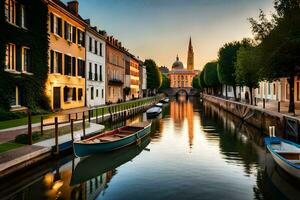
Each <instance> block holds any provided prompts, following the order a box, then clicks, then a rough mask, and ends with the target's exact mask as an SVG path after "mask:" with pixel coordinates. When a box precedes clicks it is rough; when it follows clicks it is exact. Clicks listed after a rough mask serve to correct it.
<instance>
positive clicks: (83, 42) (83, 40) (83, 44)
mask: <svg viewBox="0 0 300 200" xmlns="http://www.w3.org/2000/svg"><path fill="white" fill-rule="evenodd" d="M81 34H82V41H81V46H83V47H85V33H84V32H81Z"/></svg>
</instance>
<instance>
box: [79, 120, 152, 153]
mask: <svg viewBox="0 0 300 200" xmlns="http://www.w3.org/2000/svg"><path fill="white" fill-rule="evenodd" d="M150 131H151V122H140V123H137V124H133V125H130V126H124V127H122V128H118V129H115V130H112V131H107V132H104V133H102V134H99V135H96V136H94V137H91V138H89V139H86V140H81V141H76V142H74V144H73V149H74V154H75V155H76V156H77V157H84V156H88V155H92V154H97V153H102V152H109V151H113V150H116V149H120V148H122V147H125V146H128V145H130V144H133V143H135V142H139V141H140V140H141V139H142V138H143V137H145V136H146V135H148V134H149V133H150Z"/></svg>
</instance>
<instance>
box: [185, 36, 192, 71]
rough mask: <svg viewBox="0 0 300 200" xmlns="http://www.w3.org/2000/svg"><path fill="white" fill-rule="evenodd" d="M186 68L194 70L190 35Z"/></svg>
mask: <svg viewBox="0 0 300 200" xmlns="http://www.w3.org/2000/svg"><path fill="white" fill-rule="evenodd" d="M187 69H188V70H194V50H193V45H192V37H191V36H190V41H189V48H188V59H187Z"/></svg>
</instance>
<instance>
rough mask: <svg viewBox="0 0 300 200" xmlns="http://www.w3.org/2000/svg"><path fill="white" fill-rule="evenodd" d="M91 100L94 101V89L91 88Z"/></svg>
mask: <svg viewBox="0 0 300 200" xmlns="http://www.w3.org/2000/svg"><path fill="white" fill-rule="evenodd" d="M91 100H94V87H91Z"/></svg>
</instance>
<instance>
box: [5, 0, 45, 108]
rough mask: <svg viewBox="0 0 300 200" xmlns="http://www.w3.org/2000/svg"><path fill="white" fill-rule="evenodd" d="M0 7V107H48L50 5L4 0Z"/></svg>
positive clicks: (38, 2)
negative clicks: (48, 11)
mask: <svg viewBox="0 0 300 200" xmlns="http://www.w3.org/2000/svg"><path fill="white" fill-rule="evenodd" d="M0 7H1V9H0V10H1V11H3V13H1V16H3V17H1V19H0V23H1V24H2V27H1V33H0V52H1V53H0V60H1V62H0V68H1V70H0V91H1V98H0V110H7V111H8V110H10V111H20V110H24V109H26V107H30V108H43V109H47V108H48V103H47V98H46V96H45V95H44V88H45V81H46V79H47V71H48V68H47V57H48V40H47V6H46V5H45V4H44V3H43V1H37V2H32V1H22V0H2V1H1V2H0Z"/></svg>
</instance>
